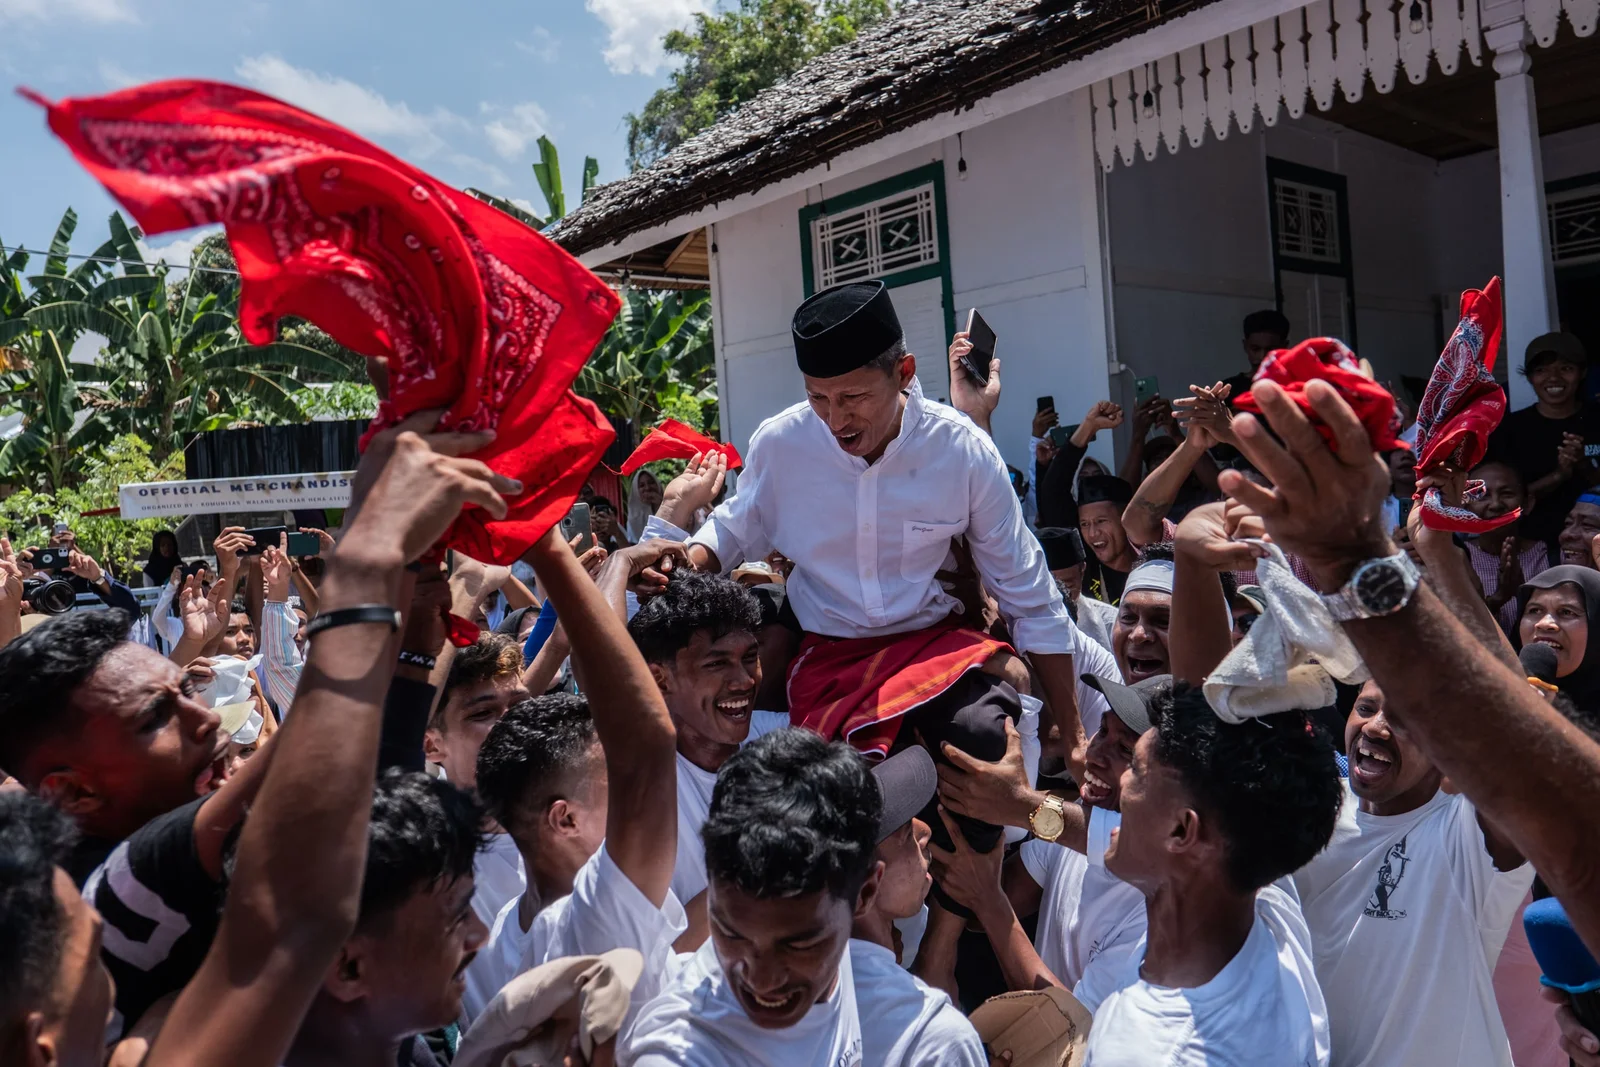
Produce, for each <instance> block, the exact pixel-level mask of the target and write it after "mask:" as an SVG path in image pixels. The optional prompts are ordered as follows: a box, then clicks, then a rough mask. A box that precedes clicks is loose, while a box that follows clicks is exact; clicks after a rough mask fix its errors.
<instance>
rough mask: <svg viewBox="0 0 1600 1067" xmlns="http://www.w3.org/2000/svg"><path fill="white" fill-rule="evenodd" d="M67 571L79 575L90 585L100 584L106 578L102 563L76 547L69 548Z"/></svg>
mask: <svg viewBox="0 0 1600 1067" xmlns="http://www.w3.org/2000/svg"><path fill="white" fill-rule="evenodd" d="M67 573H68V574H75V575H77V576H78V577H79V578H82V579H83V580H84V581H86V582H88V583H89V584H90V585H99V584H100V582H101V581H102V580H104V578H105V572H104V571H103V570H101V569H100V564H98V563H96V562H95V561H94V558H93V557H91V556H90V555H89V553H87V552H80V551H79V550H78V549H77V548H76V547H72V548H69V549H67Z"/></svg>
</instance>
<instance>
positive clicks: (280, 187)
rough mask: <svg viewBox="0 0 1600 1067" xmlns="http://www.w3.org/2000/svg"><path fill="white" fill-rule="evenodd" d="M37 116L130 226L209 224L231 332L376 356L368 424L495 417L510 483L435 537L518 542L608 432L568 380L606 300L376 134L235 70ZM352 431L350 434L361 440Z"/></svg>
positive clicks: (490, 423)
mask: <svg viewBox="0 0 1600 1067" xmlns="http://www.w3.org/2000/svg"><path fill="white" fill-rule="evenodd" d="M24 95H27V96H28V97H29V98H30V99H33V100H35V101H37V102H38V103H40V104H43V105H45V106H46V107H48V108H49V111H50V128H51V129H52V130H54V131H55V133H56V135H57V136H58V137H60V138H61V139H62V140H63V141H65V142H66V144H67V146H68V147H69V148H70V149H71V150H72V153H73V155H75V156H76V157H77V158H78V161H79V162H80V163H82V164H83V165H84V166H85V167H87V168H88V170H89V171H90V173H92V174H93V175H94V176H95V177H96V178H98V179H99V180H100V182H101V183H102V184H104V185H105V187H106V188H107V189H108V190H110V192H111V194H112V195H113V196H114V197H116V198H117V200H118V201H120V202H121V203H122V205H123V206H124V207H126V208H127V209H128V211H129V212H131V213H132V215H133V217H134V218H135V219H136V220H138V223H139V225H140V226H141V227H143V229H144V231H145V232H146V233H163V232H166V231H168V230H181V229H187V228H189V227H192V226H201V225H208V224H216V223H221V224H222V225H223V226H224V227H225V228H226V230H227V234H228V243H229V244H230V245H231V246H232V248H233V254H234V258H235V259H236V260H237V261H238V264H239V273H240V276H241V279H242V282H243V285H242V288H241V293H240V300H239V319H240V325H241V327H242V329H243V332H244V336H245V340H247V341H249V342H250V343H251V344H267V343H269V342H271V341H274V340H276V325H277V321H278V319H279V318H280V317H282V316H285V315H293V316H298V317H300V318H304V319H308V320H310V321H311V322H314V323H316V324H317V325H318V326H320V327H322V329H324V330H326V331H327V332H328V333H329V334H331V335H332V336H333V338H334V339H335V340H336V341H338V342H339V343H340V344H342V345H344V346H345V347H346V348H350V349H353V350H354V351H357V352H361V353H363V354H365V355H368V356H382V357H384V358H386V359H387V361H388V377H389V395H388V397H387V398H386V399H385V400H384V401H383V403H382V404H380V405H379V408H378V414H377V417H376V418H374V419H373V421H372V426H371V427H370V428H369V429H368V431H367V437H368V438H369V439H370V437H371V435H372V434H374V433H377V432H378V431H379V430H382V429H384V428H385V427H388V426H392V425H394V424H395V423H396V422H398V421H399V420H401V419H402V418H404V417H405V416H406V415H408V414H410V413H411V412H415V411H418V410H421V409H424V408H432V407H444V408H447V409H448V410H447V411H446V412H445V414H444V416H443V417H442V418H441V419H440V420H439V428H440V429H445V430H463V431H466V430H494V431H495V434H496V436H495V440H494V442H493V443H492V444H490V445H489V447H487V448H485V449H483V450H482V451H481V452H478V453H476V455H475V458H477V459H481V460H483V461H484V462H485V463H487V464H488V465H489V466H490V467H492V468H494V469H495V470H496V471H498V472H500V473H502V474H506V475H509V476H511V477H513V478H517V479H520V480H521V481H522V483H523V485H524V486H525V487H526V490H525V492H524V493H523V495H522V496H520V497H518V498H517V499H516V500H514V501H512V502H511V510H510V513H509V514H508V515H507V516H506V518H505V519H503V520H499V521H492V520H485V519H484V517H483V515H482V512H480V511H477V510H476V509H469V510H468V511H466V512H464V513H463V514H462V516H461V517H460V518H459V519H458V520H456V523H455V525H453V526H452V527H451V529H450V530H449V532H448V533H447V534H446V535H445V537H444V539H443V541H442V542H441V544H442V545H443V546H444V547H450V548H455V549H458V550H460V551H461V552H464V553H465V554H466V555H468V556H471V557H472V558H474V559H478V560H482V561H484V562H487V563H510V562H512V561H514V560H515V559H517V558H518V557H519V556H521V555H522V554H523V553H524V552H525V551H527V549H528V548H529V547H530V546H531V545H532V544H533V542H534V541H536V540H538V538H539V537H540V536H541V535H542V534H543V533H544V532H545V531H546V530H548V529H549V528H550V527H551V526H553V525H554V524H555V523H556V521H557V520H559V519H560V518H561V516H563V515H564V514H566V512H567V510H568V508H570V507H571V505H572V502H573V500H574V499H576V497H577V493H578V490H579V488H580V487H581V486H582V484H583V479H584V478H585V477H587V476H588V474H589V472H590V471H592V470H593V469H594V466H595V464H596V463H597V462H598V461H599V458H600V455H601V453H602V452H604V450H605V448H606V446H607V445H608V444H609V443H610V442H611V439H612V437H613V436H614V434H613V431H612V429H611V427H610V425H609V423H608V422H607V421H606V419H605V418H604V417H602V416H601V415H600V412H599V410H598V409H597V408H596V407H595V406H594V405H593V404H591V403H589V402H588V401H587V400H582V399H580V398H578V397H576V396H575V395H573V394H572V392H571V390H570V388H569V387H570V386H571V384H572V381H573V379H574V378H575V377H576V376H577V373H578V369H579V368H580V367H581V366H582V365H583V363H584V361H585V360H586V359H587V358H588V357H589V353H590V352H591V351H593V349H594V346H595V344H596V343H597V342H598V341H599V340H600V337H601V335H602V334H604V332H605V329H606V326H607V325H608V324H609V323H610V322H611V319H612V318H613V316H615V315H616V312H617V307H618V301H617V297H616V295H615V294H614V293H612V292H611V290H610V289H608V288H607V287H606V286H605V285H604V284H602V283H601V282H600V281H599V279H597V278H595V277H594V275H592V274H590V273H589V272H588V271H587V270H585V269H584V267H583V266H582V265H581V264H580V263H578V262H577V261H576V260H574V259H573V258H572V257H571V256H569V255H567V254H566V253H565V252H563V251H562V250H561V249H560V248H557V247H556V246H555V245H554V244H552V243H551V242H550V241H548V240H546V239H545V238H544V237H541V236H540V235H539V234H537V233H535V232H534V231H533V230H531V229H529V228H528V227H527V226H524V225H523V224H522V223H520V222H518V221H516V220H515V219H512V218H510V217H509V216H507V215H505V214H502V213H501V212H499V211H497V210H495V209H494V208H492V207H490V206H489V205H487V204H484V203H481V202H479V201H477V200H475V199H473V198H472V197H469V196H466V195H465V194H463V193H460V192H458V191H457V190H455V189H452V188H451V187H449V186H447V185H444V184H443V183H441V182H439V181H437V180H435V179H434V178H432V177H430V176H429V175H427V174H424V173H423V172H422V171H420V170H417V169H416V168H414V167H412V166H410V165H409V164H407V163H405V162H403V161H401V160H399V159H396V158H395V157H394V156H391V155H389V154H388V153H387V152H385V151H383V150H382V149H381V148H378V147H377V146H375V145H372V144H369V143H367V142H366V141H364V140H362V139H361V138H359V137H357V136H355V135H354V134H352V133H350V132H349V131H348V130H344V129H341V128H340V127H338V126H335V125H333V124H332V123H329V122H326V121H324V120H322V119H319V118H317V117H316V116H315V115H310V114H307V113H306V112H304V111H301V110H299V109H298V108H294V107H290V106H289V105H287V104H285V103H282V102H281V101H278V100H274V99H272V98H271V97H268V96H263V95H261V94H260V93H256V92H251V91H250V90H248V89H241V88H238V87H236V86H231V85H222V84H218V83H216V82H203V81H168V82H156V83H154V84H151V85H145V86H140V87H138V88H134V89H128V90H125V91H123V92H118V93H111V94H109V95H107V96H100V97H86V98H82V99H75V100H63V101H61V102H60V103H57V104H54V105H52V104H49V102H48V101H45V100H43V99H42V98H39V97H38V96H36V95H35V94H31V93H25V94H24ZM363 443H364V442H363Z"/></svg>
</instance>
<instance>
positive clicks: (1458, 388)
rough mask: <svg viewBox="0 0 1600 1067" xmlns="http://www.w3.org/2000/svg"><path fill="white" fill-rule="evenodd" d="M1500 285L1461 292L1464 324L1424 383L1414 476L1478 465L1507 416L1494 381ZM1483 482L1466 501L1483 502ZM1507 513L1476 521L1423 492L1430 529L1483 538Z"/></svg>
mask: <svg viewBox="0 0 1600 1067" xmlns="http://www.w3.org/2000/svg"><path fill="white" fill-rule="evenodd" d="M1502 307H1503V304H1502V301H1501V297H1500V279H1499V278H1490V279H1489V284H1488V285H1485V286H1484V287H1483V288H1482V289H1481V290H1480V289H1468V290H1467V291H1466V292H1464V293H1462V294H1461V320H1460V321H1459V322H1457V323H1456V330H1455V333H1453V334H1451V335H1450V340H1449V342H1448V343H1447V344H1446V345H1445V346H1444V351H1443V352H1441V353H1440V354H1439V362H1438V363H1436V364H1434V367H1433V374H1432V375H1431V376H1430V377H1429V378H1428V389H1427V391H1426V392H1425V393H1423V395H1422V406H1421V407H1419V408H1418V409H1417V476H1418V477H1421V476H1422V475H1425V474H1433V473H1436V472H1437V471H1439V470H1440V469H1442V468H1445V467H1451V468H1454V469H1456V470H1462V471H1469V470H1471V469H1472V468H1473V467H1476V466H1477V465H1478V461H1479V460H1481V459H1483V454H1484V452H1485V451H1487V450H1488V447H1489V433H1490V431H1492V430H1493V429H1494V428H1495V427H1496V426H1498V425H1500V419H1501V418H1502V417H1504V415H1505V413H1506V394H1505V391H1504V390H1503V389H1501V388H1500V383H1499V382H1497V381H1495V380H1494V374H1493V371H1494V359H1495V356H1496V354H1497V353H1498V352H1499V350H1500V328H1501V316H1502ZM1483 493H1484V487H1483V483H1482V482H1468V483H1467V498H1468V499H1471V500H1477V499H1480V498H1481V497H1482V496H1483ZM1521 514H1522V509H1520V508H1518V509H1517V510H1516V511H1513V512H1511V514H1509V515H1501V516H1500V517H1499V518H1494V519H1480V518H1478V517H1477V516H1476V515H1474V514H1473V513H1472V512H1470V511H1468V510H1467V509H1466V508H1459V507H1453V506H1451V505H1448V504H1446V503H1445V502H1444V500H1443V498H1442V497H1441V496H1440V494H1439V490H1438V489H1436V488H1434V489H1429V490H1428V491H1427V492H1426V493H1424V494H1422V521H1423V523H1424V524H1426V525H1427V527H1428V528H1429V529H1430V530H1448V531H1450V532H1452V533H1483V532H1484V531H1485V530H1493V529H1496V528H1497V527H1500V526H1504V525H1506V524H1507V523H1510V522H1515V521H1516V520H1517V517H1518V516H1519V515H1521Z"/></svg>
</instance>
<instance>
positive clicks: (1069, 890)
mask: <svg viewBox="0 0 1600 1067" xmlns="http://www.w3.org/2000/svg"><path fill="white" fill-rule="evenodd" d="M1121 822H1122V816H1121V815H1119V814H1118V813H1116V812H1114V811H1103V810H1102V809H1100V808H1091V809H1089V850H1090V854H1089V855H1088V856H1085V855H1083V854H1081V853H1078V852H1074V851H1072V850H1071V849H1069V848H1064V847H1063V846H1061V845H1056V844H1051V843H1050V842H1048V841H1038V840H1034V841H1028V842H1025V843H1024V844H1023V846H1022V850H1021V855H1022V865H1023V866H1024V867H1025V868H1027V871H1028V874H1029V875H1031V876H1032V878H1033V880H1034V881H1035V882H1037V883H1038V884H1039V886H1040V887H1041V888H1042V889H1043V890H1044V897H1043V899H1042V900H1041V901H1040V904H1039V926H1038V931H1037V936H1035V937H1034V944H1035V945H1036V946H1037V947H1038V950H1039V958H1040V959H1041V960H1043V961H1044V964H1045V966H1046V967H1049V968H1050V972H1051V973H1052V974H1054V975H1055V976H1056V977H1057V978H1059V979H1061V981H1062V983H1063V984H1065V985H1066V986H1067V988H1069V989H1070V988H1072V987H1073V986H1074V985H1076V984H1077V983H1078V980H1079V979H1081V978H1082V977H1083V973H1084V971H1085V970H1087V969H1088V967H1089V964H1091V963H1093V962H1095V961H1096V960H1098V959H1100V958H1101V957H1106V959H1105V960H1104V961H1103V962H1102V966H1107V965H1111V962H1112V961H1113V960H1117V959H1126V958H1128V957H1130V956H1132V955H1133V952H1134V949H1135V948H1137V947H1138V945H1139V943H1140V942H1141V941H1142V940H1143V938H1144V934H1145V915H1144V894H1142V893H1140V892H1139V891H1138V890H1137V889H1135V888H1134V887H1133V886H1131V885H1129V884H1128V883H1127V882H1124V881H1123V880H1122V879H1120V878H1118V877H1117V876H1116V875H1114V874H1112V873H1111V872H1110V871H1108V870H1106V867H1105V849H1106V846H1107V845H1108V844H1109V842H1110V839H1111V830H1112V829H1113V828H1115V827H1116V826H1118V825H1120V824H1121Z"/></svg>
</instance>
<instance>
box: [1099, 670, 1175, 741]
mask: <svg viewBox="0 0 1600 1067" xmlns="http://www.w3.org/2000/svg"><path fill="white" fill-rule="evenodd" d="M1083 684H1084V685H1087V686H1091V687H1093V688H1095V689H1098V690H1100V692H1102V693H1104V694H1105V695H1106V703H1107V704H1110V705H1111V710H1112V711H1113V712H1115V713H1116V716H1117V718H1119V719H1121V720H1122V725H1124V726H1126V727H1127V728H1128V729H1130V730H1132V731H1133V732H1134V733H1136V734H1142V733H1144V732H1145V731H1146V730H1149V729H1151V728H1152V727H1154V726H1155V723H1154V722H1153V721H1152V720H1151V718H1150V701H1151V700H1152V699H1154V697H1155V696H1156V694H1157V693H1158V692H1160V690H1161V688H1162V687H1163V686H1170V685H1171V684H1172V675H1170V674H1157V675H1154V676H1152V677H1150V678H1146V679H1145V680H1144V681H1142V682H1136V683H1134V684H1133V685H1123V684H1122V683H1121V682H1119V681H1117V680H1116V679H1114V678H1106V677H1103V676H1101V675H1098V674H1085V675H1083Z"/></svg>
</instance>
